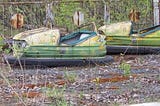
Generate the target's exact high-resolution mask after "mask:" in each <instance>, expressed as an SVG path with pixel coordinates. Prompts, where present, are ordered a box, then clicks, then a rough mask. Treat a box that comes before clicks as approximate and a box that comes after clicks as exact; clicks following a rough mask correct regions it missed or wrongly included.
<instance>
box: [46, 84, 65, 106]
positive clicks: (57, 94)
mask: <svg viewBox="0 0 160 106" xmlns="http://www.w3.org/2000/svg"><path fill="white" fill-rule="evenodd" d="M64 91H65V87H63V88H62V89H60V88H52V89H51V88H47V89H45V92H46V96H47V97H49V98H51V99H53V102H54V104H53V103H52V104H50V106H55V105H56V106H68V105H67V104H68V103H67V101H66V100H65V98H64Z"/></svg>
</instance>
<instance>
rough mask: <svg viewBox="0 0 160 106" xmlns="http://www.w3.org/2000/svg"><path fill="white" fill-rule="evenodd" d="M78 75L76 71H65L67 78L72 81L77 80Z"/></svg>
mask: <svg viewBox="0 0 160 106" xmlns="http://www.w3.org/2000/svg"><path fill="white" fill-rule="evenodd" d="M76 77H77V75H76V74H75V73H68V72H65V78H66V79H67V81H69V82H71V83H73V82H75V81H76Z"/></svg>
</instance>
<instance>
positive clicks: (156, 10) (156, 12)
mask: <svg viewBox="0 0 160 106" xmlns="http://www.w3.org/2000/svg"><path fill="white" fill-rule="evenodd" d="M158 4H159V0H153V8H154V10H153V11H154V25H159V6H158Z"/></svg>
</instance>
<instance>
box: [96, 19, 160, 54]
mask: <svg viewBox="0 0 160 106" xmlns="http://www.w3.org/2000/svg"><path fill="white" fill-rule="evenodd" d="M98 30H99V32H101V33H103V35H105V36H106V38H105V39H106V45H107V53H118V54H120V53H143V54H146V53H158V52H160V25H158V26H154V27H149V28H146V29H140V30H138V31H134V30H132V23H131V22H119V23H114V24H110V25H105V26H102V27H100V28H99V29H98Z"/></svg>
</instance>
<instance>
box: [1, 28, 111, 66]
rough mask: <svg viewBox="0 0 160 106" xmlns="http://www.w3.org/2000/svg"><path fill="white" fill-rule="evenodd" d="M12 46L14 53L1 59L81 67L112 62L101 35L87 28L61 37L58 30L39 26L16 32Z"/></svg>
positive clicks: (12, 62) (10, 61)
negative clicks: (107, 54)
mask: <svg viewBox="0 0 160 106" xmlns="http://www.w3.org/2000/svg"><path fill="white" fill-rule="evenodd" d="M12 45H13V48H12V49H13V54H12V55H10V56H9V55H5V56H4V59H5V60H6V61H8V62H9V63H10V64H13V65H19V64H22V65H44V66H82V65H87V64H105V63H108V62H111V61H113V58H112V57H111V56H106V45H105V40H104V37H103V36H101V35H99V34H97V33H96V32H95V31H89V30H77V31H75V32H73V33H70V34H67V35H65V36H60V32H59V30H58V29H48V28H39V29H34V30H29V31H25V32H22V33H20V34H17V35H15V36H14V37H13V42H12Z"/></svg>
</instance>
